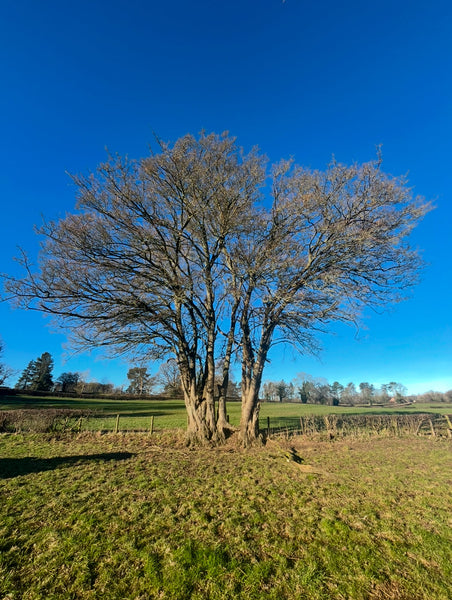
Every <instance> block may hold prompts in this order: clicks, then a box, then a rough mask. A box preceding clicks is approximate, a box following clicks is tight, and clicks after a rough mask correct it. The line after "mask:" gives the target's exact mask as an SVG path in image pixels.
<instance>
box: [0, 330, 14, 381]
mask: <svg viewBox="0 0 452 600" xmlns="http://www.w3.org/2000/svg"><path fill="white" fill-rule="evenodd" d="M3 349H4V347H3V341H2V340H1V339H0V356H2V354H3ZM13 373H14V371H13V369H11V368H10V367H8V366H7V365H5V364H4V363H0V385H3V384H4V383H5V381H6V380H7V379H9V378H10V377H11V376H12V375H13Z"/></svg>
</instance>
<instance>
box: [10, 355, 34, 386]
mask: <svg viewBox="0 0 452 600" xmlns="http://www.w3.org/2000/svg"><path fill="white" fill-rule="evenodd" d="M35 372H36V363H35V361H34V360H31V361H30V362H29V363H28V365H27V366H26V367H25V369H24V370H23V371H22V375H21V376H20V377H19V379H18V381H17V383H16V385H15V386H14V387H15V388H16V390H29V389H31V384H32V382H33V378H34V375H35Z"/></svg>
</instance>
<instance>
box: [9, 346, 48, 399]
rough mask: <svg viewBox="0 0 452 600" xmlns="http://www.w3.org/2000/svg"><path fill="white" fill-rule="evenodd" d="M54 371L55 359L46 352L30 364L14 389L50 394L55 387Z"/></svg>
mask: <svg viewBox="0 0 452 600" xmlns="http://www.w3.org/2000/svg"><path fill="white" fill-rule="evenodd" d="M52 369H53V358H52V356H51V355H50V354H49V353H48V352H44V353H43V354H41V356H39V357H38V358H37V359H36V360H31V361H30V362H29V363H28V365H27V366H26V367H25V369H24V370H23V372H22V375H21V376H20V377H19V380H18V381H17V383H16V385H15V386H14V387H15V388H16V389H18V390H32V391H42V392H48V391H49V390H51V389H52V387H53V379H52Z"/></svg>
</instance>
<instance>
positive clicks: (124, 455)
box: [0, 452, 135, 479]
mask: <svg viewBox="0 0 452 600" xmlns="http://www.w3.org/2000/svg"><path fill="white" fill-rule="evenodd" d="M133 456H135V454H133V453H131V452H108V453H103V454H87V455H80V456H56V457H53V458H37V457H33V456H26V457H24V458H0V479H11V478H13V477H18V476H19V475H29V474H30V473H41V472H42V471H52V470H53V469H58V468H59V467H71V466H74V465H76V464H78V463H83V462H87V461H94V462H105V461H112V460H114V461H118V460H127V459H129V458H132V457H133Z"/></svg>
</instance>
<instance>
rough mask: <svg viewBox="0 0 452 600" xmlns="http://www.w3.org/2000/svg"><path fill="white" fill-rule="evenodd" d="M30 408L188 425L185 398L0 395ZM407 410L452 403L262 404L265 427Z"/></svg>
mask: <svg viewBox="0 0 452 600" xmlns="http://www.w3.org/2000/svg"><path fill="white" fill-rule="evenodd" d="M29 408H34V409H47V408H57V409H60V408H63V409H74V410H83V409H89V410H91V411H93V413H94V415H93V417H91V418H89V419H85V420H84V422H83V429H84V430H88V431H101V430H104V431H113V429H114V428H115V425H116V415H117V414H119V415H120V429H122V430H127V431H131V430H132V431H133V430H142V431H144V430H148V429H149V427H150V418H151V416H153V417H154V428H155V429H157V430H163V429H174V428H176V429H177V428H185V426H186V422H187V417H186V412H185V406H184V403H183V401H182V400H140V399H137V400H111V399H85V398H84V399H78V398H73V399H71V398H53V397H52V398H45V397H44V398H43V397H33V396H3V397H1V396H0V411H2V410H22V409H29ZM240 408H241V407H240V402H229V403H228V413H229V419H230V422H231V424H232V425H235V426H238V425H239V422H240ZM407 413H432V414H438V413H439V414H452V405H451V404H443V405H439V404H420V403H419V404H418V403H417V404H411V405H406V406H403V405H400V406H395V407H387V406H386V407H382V406H373V407H351V406H323V405H316V404H299V403H279V402H264V403H262V405H261V411H260V417H261V423H262V427H266V423H267V417H270V419H275V418H291V417H300V416H306V415H329V414H407Z"/></svg>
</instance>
